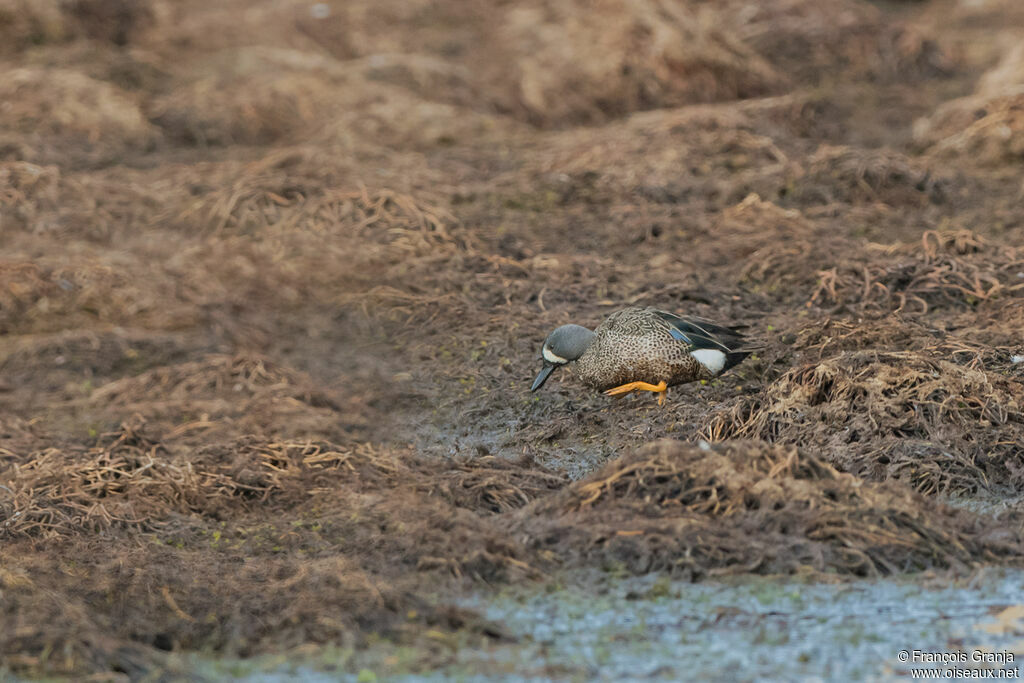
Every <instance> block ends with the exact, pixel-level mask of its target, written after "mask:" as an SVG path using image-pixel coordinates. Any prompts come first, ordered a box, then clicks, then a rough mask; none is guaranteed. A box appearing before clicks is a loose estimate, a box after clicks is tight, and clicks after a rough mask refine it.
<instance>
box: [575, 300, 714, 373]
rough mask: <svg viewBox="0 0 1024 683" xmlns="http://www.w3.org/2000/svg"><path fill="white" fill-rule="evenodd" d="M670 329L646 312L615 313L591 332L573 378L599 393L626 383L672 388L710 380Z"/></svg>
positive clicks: (705, 369) (627, 309) (642, 310)
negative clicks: (587, 344) (661, 384)
mask: <svg viewBox="0 0 1024 683" xmlns="http://www.w3.org/2000/svg"><path fill="white" fill-rule="evenodd" d="M669 329H670V328H669V326H668V324H667V323H665V322H664V321H663V320H661V319H660V318H658V317H657V315H655V314H653V313H651V312H650V311H648V310H647V309H643V308H626V309H623V310H621V311H616V312H615V313H613V314H612V315H610V316H608V319H607V320H605V321H604V322H603V323H601V325H600V326H599V327H598V328H597V329H596V330H594V332H595V334H596V335H597V337H596V338H595V339H594V342H593V344H591V345H590V348H588V349H587V350H586V352H585V353H584V354H583V355H582V356H580V358H579V360H577V361H576V363H575V364H574V366H575V367H574V371H575V373H576V376H577V377H579V379H580V381H582V382H583V383H585V384H588V385H590V386H592V387H594V388H595V389H598V390H599V391H605V390H606V389H611V388H613V387H617V386H620V385H623V384H627V383H629V382H649V383H651V384H657V383H658V382H661V381H663V380H664V382H665V383H666V384H668V385H669V386H672V385H675V384H685V383H686V382H694V381H696V380H699V379H711V377H712V375H711V373H710V372H708V370H707V368H705V367H704V366H703V365H701V364H700V363H699V362H698V361H697V359H696V358H694V357H693V356H691V355H690V354H689V352H688V351H687V347H686V345H685V344H684V343H682V342H680V341H679V340H677V339H675V338H674V337H673V336H672V335H671V334H670V332H669Z"/></svg>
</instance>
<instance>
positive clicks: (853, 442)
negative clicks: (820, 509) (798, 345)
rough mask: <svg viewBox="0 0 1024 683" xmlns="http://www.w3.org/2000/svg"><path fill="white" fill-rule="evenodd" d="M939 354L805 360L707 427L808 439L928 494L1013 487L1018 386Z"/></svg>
mask: <svg viewBox="0 0 1024 683" xmlns="http://www.w3.org/2000/svg"><path fill="white" fill-rule="evenodd" d="M942 351H949V349H946V348H943V349H942ZM962 351H968V352H969V351H970V349H962ZM937 355H938V354H936V353H934V352H932V353H927V352H924V351H906V352H895V351H884V352H883V351H867V350H865V351H856V352H847V353H844V354H842V355H840V356H836V357H832V358H829V359H827V360H823V361H820V362H815V363H810V364H807V365H803V366H801V367H797V368H794V369H792V370H790V371H788V372H786V373H785V374H783V375H782V376H781V377H780V378H779V379H777V380H775V381H774V382H773V383H772V384H770V385H769V386H768V387H767V388H766V389H765V390H764V392H763V394H762V395H759V396H755V397H748V398H743V399H740V400H738V401H736V402H735V403H734V404H733V405H732V406H730V407H728V408H726V409H724V410H722V411H720V412H719V413H718V414H717V415H715V416H713V417H712V418H711V419H710V420H709V421H708V423H707V425H706V426H705V428H704V431H703V433H704V435H705V437H706V438H708V439H712V440H719V439H729V438H737V437H744V438H759V439H765V440H767V441H769V442H772V443H780V444H794V445H798V446H808V445H810V444H814V445H815V448H817V449H819V450H820V451H821V452H822V453H823V454H824V456H825V457H826V458H827V459H828V461H829V462H830V463H832V464H833V465H835V466H836V467H839V468H840V469H842V470H844V471H847V472H851V473H853V474H855V475H857V476H858V477H863V478H865V479H868V480H874V481H879V480H884V479H900V480H903V481H906V482H907V483H909V484H911V485H912V486H913V487H914V488H916V489H918V490H920V491H922V492H925V493H934V492H953V493H964V492H974V491H978V490H980V489H994V490H1003V489H1007V488H1011V489H1016V488H1019V487H1020V486H1021V484H1022V479H1021V475H1022V473H1024V467H1022V465H1024V463H1022V461H1021V456H1022V451H1021V447H1020V444H1021V443H1024V442H1022V439H1024V412H1022V405H1024V404H1022V400H1024V387H1022V385H1021V384H1020V382H1018V381H1015V380H1012V379H1009V378H1007V377H1005V376H1003V375H1000V374H998V373H996V372H992V371H989V370H986V369H984V368H979V367H970V366H965V365H960V364H956V363H954V362H952V361H950V360H946V359H944V358H941V357H937ZM947 357H949V356H947ZM954 357H955V356H954Z"/></svg>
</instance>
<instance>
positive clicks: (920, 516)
mask: <svg viewBox="0 0 1024 683" xmlns="http://www.w3.org/2000/svg"><path fill="white" fill-rule="evenodd" d="M520 514H521V515H522V516H521V518H520V520H519V527H518V528H519V529H520V530H525V531H526V532H527V533H528V534H529V535H530V538H531V545H532V546H533V547H534V548H537V549H541V550H545V551H548V552H551V553H553V554H555V555H558V556H559V557H562V558H566V559H567V561H570V562H573V563H581V564H585V565H593V564H594V563H597V564H599V565H601V566H604V567H606V568H613V569H614V568H625V569H627V570H628V571H631V572H638V573H643V572H648V571H671V572H679V573H681V574H685V575H689V576H691V577H695V578H699V577H705V576H720V575H723V574H734V573H748V572H758V573H777V572H823V571H836V572H839V573H843V574H847V573H848V574H854V575H858V576H877V575H880V574H891V573H899V572H904V571H907V570H910V569H924V568H929V567H950V566H966V565H970V564H972V563H974V562H976V561H978V560H979V559H980V558H991V559H994V558H996V557H1009V556H1013V555H1015V554H1016V553H1017V552H1019V550H1018V547H1019V544H1020V538H1019V537H1018V536H1017V535H1015V534H1014V533H1012V532H1007V531H1005V529H1004V528H1001V527H1000V526H999V525H997V524H994V523H992V522H986V521H982V520H980V519H978V518H976V517H973V516H972V515H970V514H964V513H962V512H959V511H954V510H952V509H950V508H947V507H945V506H943V505H941V504H938V503H936V502H934V501H932V500H928V499H926V498H924V497H922V496H920V495H918V494H915V493H913V492H912V491H910V490H909V489H907V488H905V487H903V486H901V485H898V484H893V483H884V484H874V483H867V482H864V481H861V480H860V479H858V478H857V477H854V476H852V475H850V474H843V473H840V472H839V471H837V470H836V469H834V468H833V467H832V466H830V465H828V464H827V463H825V462H823V461H822V460H819V459H818V458H816V457H814V456H810V455H807V454H806V453H803V452H801V451H800V450H798V449H797V448H795V447H792V446H770V445H766V444H764V443H760V442H756V441H751V442H743V441H734V442H729V443H725V444H718V445H715V446H713V447H709V448H698V447H696V446H691V445H686V444H683V443H680V442H677V441H660V442H657V443H654V444H650V445H648V446H645V447H644V448H641V449H639V450H638V451H637V452H635V453H633V454H632V455H629V456H625V457H623V458H620V459H618V460H616V461H615V462H612V463H610V464H608V465H607V466H606V467H605V468H603V469H602V470H600V471H598V472H596V473H594V474H593V475H592V476H591V477H589V478H587V479H586V480H584V481H581V482H578V483H576V484H574V485H573V486H571V487H569V488H568V489H566V490H564V491H562V492H561V493H559V494H557V495H555V496H552V497H549V498H547V499H544V500H542V501H538V502H537V503H535V504H534V505H532V506H530V507H528V508H525V509H524V510H523V511H522V512H521V513H520Z"/></svg>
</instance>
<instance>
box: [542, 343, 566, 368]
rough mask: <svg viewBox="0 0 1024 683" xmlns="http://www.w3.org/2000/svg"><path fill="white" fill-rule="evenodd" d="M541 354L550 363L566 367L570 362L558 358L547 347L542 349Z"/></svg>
mask: <svg viewBox="0 0 1024 683" xmlns="http://www.w3.org/2000/svg"><path fill="white" fill-rule="evenodd" d="M540 352H541V353H542V354H543V355H544V360H546V361H547V362H549V363H558V364H559V365H565V364H566V363H568V362H569V361H567V360H566V359H564V358H562V357H561V356H556V355H555V354H553V353H551V349H549V348H548V347H546V346H545V347H544V348H542V349H541V350H540Z"/></svg>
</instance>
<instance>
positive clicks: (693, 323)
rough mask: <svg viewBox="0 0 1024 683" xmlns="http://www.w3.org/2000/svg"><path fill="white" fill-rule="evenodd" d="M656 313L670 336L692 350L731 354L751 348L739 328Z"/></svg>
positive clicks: (693, 317) (701, 319)
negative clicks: (666, 327) (712, 350)
mask: <svg viewBox="0 0 1024 683" xmlns="http://www.w3.org/2000/svg"><path fill="white" fill-rule="evenodd" d="M654 313H655V314H656V315H657V316H658V317H659V318H660V319H661V320H662V321H663V322H664V323H665V324H666V325H667V326H668V331H669V334H671V335H672V336H673V337H675V338H676V339H678V340H679V341H681V342H684V343H685V344H687V345H688V346H690V348H692V349H716V350H719V351H725V352H726V353H729V352H732V351H741V350H744V349H747V348H748V347H749V340H748V339H747V338H746V337H745V336H744V335H743V333H742V332H740V328H738V327H724V326H722V325H717V324H715V323H713V322H711V321H710V320H705V319H704V318H697V317H695V316H684V315H675V314H674V313H668V312H666V311H658V310H656V311H654ZM751 350H752V349H751Z"/></svg>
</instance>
